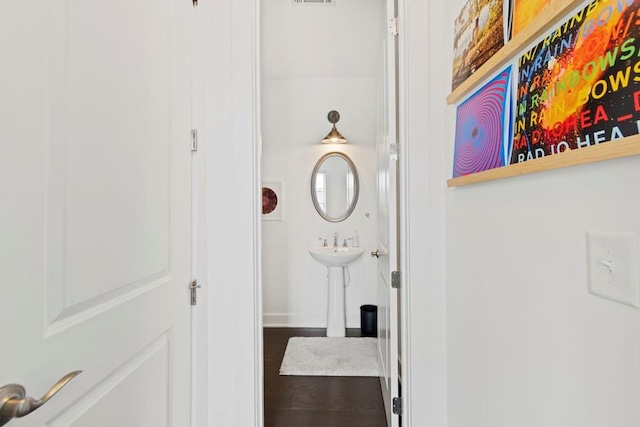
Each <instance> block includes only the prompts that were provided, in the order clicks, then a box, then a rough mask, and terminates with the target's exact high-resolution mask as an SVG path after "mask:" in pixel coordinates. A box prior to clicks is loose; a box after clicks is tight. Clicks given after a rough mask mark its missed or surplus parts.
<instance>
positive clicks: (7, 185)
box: [0, 0, 193, 427]
mask: <svg viewBox="0 0 640 427" xmlns="http://www.w3.org/2000/svg"><path fill="white" fill-rule="evenodd" d="M192 7H193V6H192V4H191V1H190V0H136V1H131V0H30V1H24V0H3V1H2V2H0V64H2V65H1V66H0V94H1V95H0V325H2V334H1V338H0V387H1V386H3V385H5V384H8V383H18V384H22V385H24V386H25V387H26V392H27V395H29V396H32V397H34V398H36V399H38V398H40V397H41V396H42V395H44V394H45V392H46V391H47V390H48V389H49V387H51V386H52V385H53V384H54V383H55V382H56V381H57V380H58V379H59V378H60V377H62V376H63V375H64V374H66V373H68V372H70V371H75V370H83V371H84V372H83V373H82V374H81V375H80V376H78V377H77V378H75V379H74V380H72V381H71V382H70V383H69V384H67V385H66V386H65V387H64V388H63V389H62V390H61V391H60V392H59V393H58V394H57V395H55V396H54V397H53V398H52V399H51V400H50V401H49V402H48V403H46V404H45V405H44V406H43V407H42V408H40V409H38V410H36V411H35V412H33V413H32V414H31V415H28V416H26V417H24V418H20V419H14V420H13V421H10V422H9V426H11V427H13V426H16V427H19V426H55V427H58V426H78V427H88V426H90V427H101V426H104V427H107V426H108V427H114V426H118V427H129V426H131V427H146V426H149V427H157V426H175V427H186V426H188V425H189V422H190V420H189V409H190V405H189V403H190V399H191V396H190V358H189V355H190V334H189V328H190V300H189V291H188V289H187V288H188V284H189V282H190V279H191V276H190V260H191V237H190V232H191V228H190V227H191V226H190V224H191V223H190V221H191V215H190V214H191V202H190V200H191V199H190V197H191V183H190V154H191V153H190V150H189V138H190V129H189V128H190V118H191V81H190V78H191V77H190V76H191V72H190V66H191V65H190V64H191V52H190V41H191V40H190V33H189V31H190V25H189V20H190V19H191V15H192Z"/></svg>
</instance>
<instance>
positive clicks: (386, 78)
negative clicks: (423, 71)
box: [377, 0, 399, 427]
mask: <svg viewBox="0 0 640 427" xmlns="http://www.w3.org/2000/svg"><path fill="white" fill-rule="evenodd" d="M385 7H386V13H385V14H383V16H384V17H385V21H384V22H383V24H382V25H383V28H384V32H383V34H384V36H383V40H382V43H381V61H380V63H379V64H380V65H379V72H378V99H379V102H378V124H379V128H378V137H377V153H378V182H377V188H378V233H377V234H378V239H377V240H378V243H377V245H378V247H377V249H378V251H379V253H380V254H381V255H380V256H379V257H378V263H377V266H378V285H377V289H378V292H377V293H378V348H379V357H380V365H381V367H382V374H381V377H380V384H381V388H382V396H383V400H384V405H385V411H386V414H387V424H388V425H389V426H390V427H395V426H398V424H399V423H398V417H397V416H396V415H394V414H393V413H392V400H393V398H394V397H398V335H399V334H398V332H399V330H398V291H397V289H394V288H393V287H392V286H391V272H392V271H395V270H397V265H398V243H397V234H398V233H397V203H396V193H397V191H396V185H397V169H396V168H397V166H396V163H397V161H396V159H395V157H394V156H393V155H392V152H391V146H392V144H395V143H396V142H397V125H396V122H397V118H396V46H395V43H396V41H395V36H394V35H391V34H389V33H388V32H387V23H388V20H389V19H390V18H393V17H395V10H396V6H395V0H387V1H386V2H385Z"/></svg>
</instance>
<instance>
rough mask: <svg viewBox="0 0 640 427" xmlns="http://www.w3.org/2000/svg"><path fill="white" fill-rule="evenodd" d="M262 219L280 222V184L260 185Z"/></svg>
mask: <svg viewBox="0 0 640 427" xmlns="http://www.w3.org/2000/svg"><path fill="white" fill-rule="evenodd" d="M262 219H263V220H266V221H282V183H281V182H264V183H263V184H262Z"/></svg>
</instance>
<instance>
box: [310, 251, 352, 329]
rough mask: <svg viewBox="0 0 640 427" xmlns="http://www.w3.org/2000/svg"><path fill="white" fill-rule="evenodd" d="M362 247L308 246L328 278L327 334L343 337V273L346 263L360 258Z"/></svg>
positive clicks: (312, 256)
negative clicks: (324, 267)
mask: <svg viewBox="0 0 640 427" xmlns="http://www.w3.org/2000/svg"><path fill="white" fill-rule="evenodd" d="M363 252H364V250H363V249H362V248H345V247H338V248H333V247H327V246H312V247H310V248H309V254H310V255H311V258H313V259H315V260H316V261H318V262H319V263H320V264H322V265H326V266H327V271H328V276H327V277H328V279H329V298H328V302H329V304H328V309H327V336H328V337H344V336H345V333H346V329H345V307H344V273H345V269H346V268H347V265H349V264H350V263H352V262H353V261H355V260H357V259H358V258H360V256H361V255H362V253H363Z"/></svg>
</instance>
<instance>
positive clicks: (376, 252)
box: [371, 249, 383, 258]
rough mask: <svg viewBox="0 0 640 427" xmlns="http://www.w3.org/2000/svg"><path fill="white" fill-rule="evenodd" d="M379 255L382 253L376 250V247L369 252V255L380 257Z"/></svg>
mask: <svg viewBox="0 0 640 427" xmlns="http://www.w3.org/2000/svg"><path fill="white" fill-rule="evenodd" d="M380 255H383V253H382V252H380V251H379V250H377V249H376V250H375V251H373V252H371V256H372V257H375V258H380Z"/></svg>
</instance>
